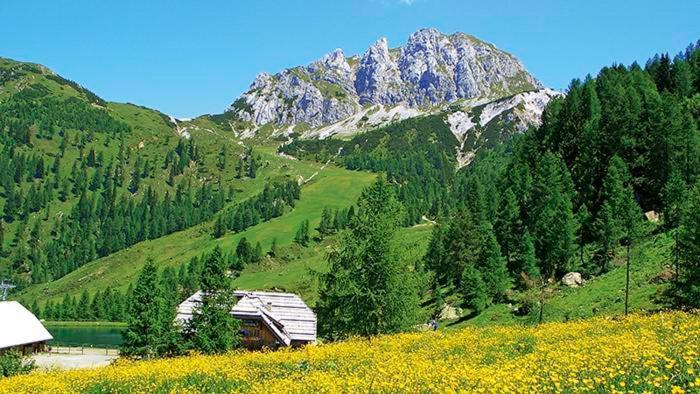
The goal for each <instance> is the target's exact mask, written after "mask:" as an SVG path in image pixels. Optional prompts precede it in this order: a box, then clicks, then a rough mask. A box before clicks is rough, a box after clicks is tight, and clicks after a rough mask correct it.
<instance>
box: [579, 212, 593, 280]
mask: <svg viewBox="0 0 700 394" xmlns="http://www.w3.org/2000/svg"><path fill="white" fill-rule="evenodd" d="M590 221H591V214H590V212H588V207H586V205H585V204H584V205H582V206H581V207H580V208H579V209H578V211H576V243H577V244H578V253H579V265H580V268H582V269H583V268H584V267H585V266H586V264H585V262H584V258H583V251H584V248H585V246H586V235H587V234H588V233H589V231H590V229H589V226H590Z"/></svg>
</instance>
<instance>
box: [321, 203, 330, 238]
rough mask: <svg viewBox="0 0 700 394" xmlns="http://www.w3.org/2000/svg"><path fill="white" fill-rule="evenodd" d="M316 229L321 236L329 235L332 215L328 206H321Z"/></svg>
mask: <svg viewBox="0 0 700 394" xmlns="http://www.w3.org/2000/svg"><path fill="white" fill-rule="evenodd" d="M317 230H318V233H319V234H320V235H321V236H322V237H323V236H326V235H330V234H331V233H332V232H333V216H332V215H331V211H330V209H328V207H324V208H323V213H322V214H321V222H320V224H319V225H318V228H317Z"/></svg>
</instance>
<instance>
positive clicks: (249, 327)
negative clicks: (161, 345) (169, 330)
mask: <svg viewBox="0 0 700 394" xmlns="http://www.w3.org/2000/svg"><path fill="white" fill-rule="evenodd" d="M234 294H235V296H236V298H237V302H236V305H234V306H233V308H232V309H231V315H232V316H233V317H235V318H236V319H238V320H240V321H241V335H242V339H243V345H244V346H245V347H247V348H250V349H258V348H261V347H272V348H274V347H279V346H300V345H304V344H307V343H315V342H316V314H314V312H313V311H312V310H311V308H309V307H308V306H307V305H306V304H305V303H304V301H302V300H301V298H299V296H297V295H296V294H291V293H276V292H264V291H244V290H237V291H235V292H234ZM201 299H202V292H201V291H199V292H197V293H195V294H193V295H192V296H191V297H189V298H188V299H186V300H185V301H184V302H183V303H181V304H180V305H179V306H178V308H177V318H176V319H177V320H178V321H179V322H180V323H181V324H184V323H186V322H187V321H189V320H190V319H191V318H192V311H193V310H194V309H195V308H196V307H197V304H198V303H199V302H201Z"/></svg>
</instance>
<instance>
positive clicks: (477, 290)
mask: <svg viewBox="0 0 700 394" xmlns="http://www.w3.org/2000/svg"><path fill="white" fill-rule="evenodd" d="M460 282H461V290H462V295H463V296H464V304H465V306H467V307H468V308H469V309H471V310H472V311H473V313H474V314H479V313H481V312H482V311H483V310H484V309H486V307H487V306H488V305H489V303H490V299H489V295H488V288H487V286H486V283H485V282H484V279H483V277H482V275H481V272H479V270H478V269H476V267H474V266H473V265H472V264H469V265H468V266H466V267H465V268H464V270H463V271H462V276H461V280H460Z"/></svg>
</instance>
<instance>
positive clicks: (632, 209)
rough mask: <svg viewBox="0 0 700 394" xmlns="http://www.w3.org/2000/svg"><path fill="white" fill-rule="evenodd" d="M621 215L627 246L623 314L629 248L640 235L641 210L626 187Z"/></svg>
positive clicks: (628, 270) (628, 268)
mask: <svg viewBox="0 0 700 394" xmlns="http://www.w3.org/2000/svg"><path fill="white" fill-rule="evenodd" d="M620 210H621V213H622V217H621V218H620V219H621V222H622V226H623V233H624V237H625V244H626V246H627V248H626V249H627V254H626V261H627V264H626V267H625V316H627V314H628V313H629V292H630V264H631V249H632V245H633V243H634V242H635V241H636V239H637V238H638V237H639V235H640V231H641V229H640V224H639V219H640V217H641V216H642V211H641V210H640V209H639V205H638V204H637V201H635V199H634V192H633V191H632V190H631V188H628V189H627V190H626V191H625V193H624V195H623V198H622V201H621V207H620Z"/></svg>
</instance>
